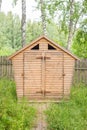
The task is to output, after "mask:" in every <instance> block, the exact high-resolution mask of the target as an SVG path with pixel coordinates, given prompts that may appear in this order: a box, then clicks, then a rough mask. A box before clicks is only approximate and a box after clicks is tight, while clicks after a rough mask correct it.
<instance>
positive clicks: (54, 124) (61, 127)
mask: <svg viewBox="0 0 87 130" xmlns="http://www.w3.org/2000/svg"><path fill="white" fill-rule="evenodd" d="M46 115H47V122H48V129H49V130H86V129H87V88H86V87H77V88H76V87H73V88H72V91H71V96H70V100H69V101H67V102H65V101H62V102H61V103H59V104H51V106H50V107H49V108H48V110H47V111H46Z"/></svg>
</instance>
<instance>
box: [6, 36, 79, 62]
mask: <svg viewBox="0 0 87 130" xmlns="http://www.w3.org/2000/svg"><path fill="white" fill-rule="evenodd" d="M42 38H43V39H46V40H47V41H48V42H51V43H52V44H53V45H55V46H56V47H58V48H60V49H61V50H62V51H64V52H65V53H67V54H69V55H70V56H71V57H73V58H74V59H76V60H79V58H77V57H76V56H75V55H73V54H72V53H71V52H69V51H68V50H66V49H65V48H63V47H61V46H60V45H59V44H57V43H55V42H54V41H52V40H50V39H49V38H47V37H46V36H41V37H39V38H37V39H36V40H34V41H32V42H31V43H30V44H29V45H26V46H25V47H23V48H22V49H20V50H19V51H17V52H15V53H14V54H13V55H11V56H10V57H8V59H12V58H13V57H15V56H16V55H18V54H19V53H21V52H22V51H24V50H26V49H27V48H29V47H30V46H32V45H33V44H35V43H36V42H38V41H39V40H41V39H42Z"/></svg>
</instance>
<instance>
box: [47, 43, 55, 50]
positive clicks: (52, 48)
mask: <svg viewBox="0 0 87 130" xmlns="http://www.w3.org/2000/svg"><path fill="white" fill-rule="evenodd" d="M48 50H56V49H55V48H54V47H53V46H51V45H49V44H48Z"/></svg>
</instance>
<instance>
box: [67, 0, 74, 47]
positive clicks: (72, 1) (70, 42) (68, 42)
mask: <svg viewBox="0 0 87 130" xmlns="http://www.w3.org/2000/svg"><path fill="white" fill-rule="evenodd" d="M73 6H74V0H70V21H69V35H68V41H67V49H68V50H70V48H71V45H72V38H73V13H74V12H73Z"/></svg>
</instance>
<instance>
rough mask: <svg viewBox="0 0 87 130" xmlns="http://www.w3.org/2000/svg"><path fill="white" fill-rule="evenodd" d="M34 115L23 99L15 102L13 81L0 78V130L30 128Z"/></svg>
mask: <svg viewBox="0 0 87 130" xmlns="http://www.w3.org/2000/svg"><path fill="white" fill-rule="evenodd" d="M35 115H36V110H35V109H34V108H33V107H31V106H29V103H27V102H26V101H25V100H22V101H21V103H18V102H17V96H16V90H15V83H14V81H11V80H8V79H0V130H30V129H31V127H32V125H33V122H34V117H35Z"/></svg>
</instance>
